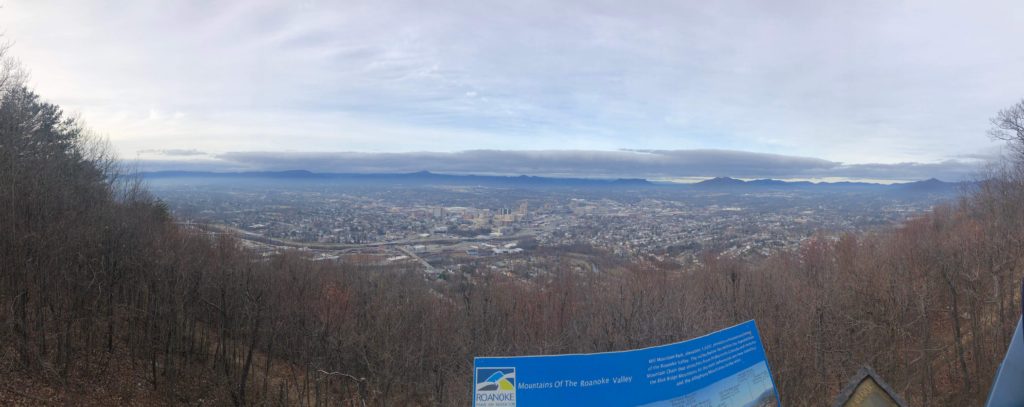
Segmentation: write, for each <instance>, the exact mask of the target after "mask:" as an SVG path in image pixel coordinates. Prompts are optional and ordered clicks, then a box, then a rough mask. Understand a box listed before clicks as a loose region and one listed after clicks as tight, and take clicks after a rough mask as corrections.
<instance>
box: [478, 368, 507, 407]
mask: <svg viewBox="0 0 1024 407" xmlns="http://www.w3.org/2000/svg"><path fill="white" fill-rule="evenodd" d="M474 405H475V406H476V407H515V405H516V368H514V367H480V368H477V369H476V399H475V400H474Z"/></svg>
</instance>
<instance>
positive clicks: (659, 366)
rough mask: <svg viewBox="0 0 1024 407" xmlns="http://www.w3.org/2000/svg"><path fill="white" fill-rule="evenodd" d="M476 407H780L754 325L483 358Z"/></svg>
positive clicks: (477, 376)
mask: <svg viewBox="0 0 1024 407" xmlns="http://www.w3.org/2000/svg"><path fill="white" fill-rule="evenodd" d="M473 371H474V375H473V384H474V388H473V405H474V406H475V407H515V406H520V407H533V406H643V407H686V406H709V407H724V406H736V407H768V406H778V405H779V398H778V394H777V393H776V391H775V384H774V382H773V381H772V376H771V372H770V371H769V370H768V361H767V360H766V359H765V354H764V346H762V344H761V336H760V335H759V334H758V333H757V326H756V325H755V324H754V321H747V322H745V323H742V324H739V325H736V326H734V327H731V328H727V329H723V330H721V331H718V332H715V333H712V334H708V335H705V336H702V337H700V338H695V339H691V340H688V341H684V342H678V343H673V344H670V345H664V346H656V347H653V348H645V349H637V350H629V351H623V352H608V353H593V354H575V355H552V356H519V357H481V358H476V359H475V360H474V363H473Z"/></svg>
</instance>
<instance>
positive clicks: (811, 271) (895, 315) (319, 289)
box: [0, 60, 1024, 406]
mask: <svg viewBox="0 0 1024 407" xmlns="http://www.w3.org/2000/svg"><path fill="white" fill-rule="evenodd" d="M4 66H5V69H4V70H3V72H2V74H3V76H2V78H3V79H4V83H3V87H2V90H0V91H2V95H0V322H2V325H0V404H4V405H8V404H46V403H52V404H61V403H69V404H94V405H113V404H191V405H196V404H202V405H232V404H233V405H308V406H318V405H344V406H363V405H379V406H396V405H424V406H426V405H440V406H464V405H469V404H470V395H471V389H472V387H471V383H470V379H471V366H472V357H473V356H480V355H516V354H547V353H567V352H598V351H609V350H619V349H628V348H636V347H642V346H649V345H656V344H663V343H667V342H671V341H677V340H681V339H687V338H690V337H694V336H698V335H701V334H703V333H706V332H708V331H711V330H716V329H720V328H722V327H725V326H728V325H731V324H734V323H737V322H741V321H745V320H748V319H754V320H756V321H757V324H758V327H759V328H760V330H761V333H762V335H763V337H764V340H765V346H766V348H767V349H766V350H767V354H768V356H769V359H770V363H771V368H772V371H773V373H774V375H775V380H776V383H777V385H778V387H779V390H780V393H781V397H782V401H783V403H784V404H785V405H787V406H803V405H823V404H827V403H829V402H830V401H831V400H832V398H833V397H834V396H835V394H836V393H837V392H838V390H839V388H840V386H842V385H843V384H844V383H845V382H846V380H847V379H848V378H849V376H850V375H851V374H853V373H854V372H856V371H857V369H858V368H860V367H861V366H863V365H865V364H869V365H871V366H873V367H874V368H875V369H876V370H877V371H878V372H879V373H880V374H881V375H882V376H883V377H884V378H885V379H886V380H887V381H889V383H890V384H892V385H893V387H894V388H895V389H896V390H897V391H898V392H899V393H901V394H902V395H903V396H904V397H905V398H906V399H907V400H908V401H909V402H910V403H911V404H912V405H921V406H928V405H978V404H980V403H981V402H982V401H983V400H984V398H985V396H986V394H987V392H988V388H989V386H990V383H991V380H992V377H993V375H994V373H995V370H996V368H997V366H998V364H999V362H1000V358H1001V357H1002V355H1003V352H1004V351H1005V349H1006V347H1007V343H1008V340H1009V339H1010V334H1011V333H1012V329H1013V324H1014V322H1015V321H1016V318H1017V316H1018V315H1019V313H1020V297H1019V295H1020V293H1019V287H1020V281H1021V276H1022V274H1024V163H1022V161H1021V158H1022V157H1024V155H1021V154H1017V155H1015V156H1011V157H1008V158H1007V160H1006V161H1005V162H1004V163H1002V164H1000V165H998V166H997V167H996V168H994V169H992V170H991V172H990V174H988V175H986V177H985V179H986V180H985V181H984V182H981V183H979V187H978V189H977V190H974V191H965V195H964V198H963V199H962V200H961V201H960V202H956V203H951V204H949V205H947V206H941V207H937V208H935V210H934V211H933V212H932V213H930V214H928V215H925V216H921V217H919V218H917V219H914V220H911V221H909V222H907V223H906V224H904V225H902V226H901V227H899V228H896V229H893V230H889V231H885V232H880V233H875V234H871V235H844V236H842V237H840V238H831V237H828V235H824V234H823V235H822V236H821V237H819V238H815V239H811V240H809V241H807V242H806V244H804V245H803V246H802V247H801V248H800V249H799V250H797V251H794V252H786V253H780V254H778V255H775V256H773V257H771V258H770V259H768V260H766V261H763V262H758V263H756V264H749V263H743V262H739V261H736V260H732V259H729V258H725V257H719V256H716V255H715V254H713V253H708V254H707V255H706V256H705V258H704V261H703V262H702V265H701V266H699V267H694V268H692V269H686V270H677V269H666V268H659V267H656V266H649V265H648V266H643V267H640V266H637V267H618V268H614V269H611V270H607V271H604V272H601V273H600V274H593V273H578V272H572V271H570V270H572V269H571V267H568V266H566V267H564V268H560V267H555V268H554V269H553V270H551V273H550V275H549V276H547V277H544V278H537V279H533V280H530V282H528V283H526V282H523V281H524V280H523V279H514V278H509V277H506V276H502V275H493V274H490V273H488V272H487V270H479V271H478V272H474V273H470V274H467V275H464V276H462V277H460V278H458V279H456V280H455V281H427V280H425V279H424V278H423V277H422V276H421V275H420V274H419V273H415V272H412V271H406V270H401V269H389V268H383V267H374V266H365V267H356V266H342V265H336V264H330V263H323V262H319V263H317V262H312V261H308V260H306V259H305V258H304V257H303V256H302V255H301V254H300V253H291V254H286V255H282V256H276V257H271V258H263V257H259V256H255V255H253V254H250V253H248V252H247V251H246V250H244V249H242V248H241V247H240V245H239V244H238V243H237V241H235V240H234V239H232V238H231V237H230V236H211V235H209V234H207V233H205V232H201V231H196V230H191V229H186V228H183V227H179V226H178V225H176V224H175V223H174V222H173V219H171V217H170V216H169V214H168V212H167V210H166V209H165V207H164V206H163V205H161V203H160V202H159V201H157V200H155V199H153V198H152V197H150V196H149V195H148V194H147V193H146V191H145V189H144V188H143V187H142V186H141V185H139V184H138V183H137V182H134V181H133V178H132V177H130V176H127V175H126V174H125V173H124V172H123V171H121V170H120V169H119V167H118V165H117V162H118V161H117V160H116V159H115V157H112V156H110V155H109V154H108V153H107V150H106V149H105V148H104V147H103V143H102V142H100V141H99V139H97V138H94V137H91V136H90V133H89V132H88V131H87V130H86V129H85V128H84V126H83V125H82V123H81V122H79V121H78V120H75V119H72V118H69V116H68V115H67V114H66V113H64V112H63V111H62V110H61V109H60V108H59V107H58V106H55V105H52V104H49V103H47V102H45V101H44V99H42V98H41V97H40V96H38V95H36V94H35V93H33V92H32V91H31V90H30V89H29V88H27V86H26V84H25V83H24V80H23V79H21V78H22V77H23V75H21V74H20V71H19V70H18V68H17V65H16V64H13V63H10V62H9V60H8V63H7V64H5V65H4ZM1021 106H1024V105H1018V106H1017V107H1016V109H1017V110H1013V109H1011V110H1008V111H1006V112H1003V113H1001V114H1000V118H1005V119H1006V120H1002V121H999V120H997V123H996V125H997V127H1001V128H1003V129H1004V130H1007V131H1008V132H1003V133H999V135H1000V136H1001V137H1005V138H1007V139H1009V140H1011V142H1012V143H1017V144H1016V145H1017V146H1022V145H1024V144H1020V143H1022V141H1024V139H1022V138H1024V132H1022V131H1021V128H1020V127H1018V128H1014V127H1013V125H1014V123H1015V122H1014V121H1013V120H1014V119H1013V115H1014V114H1015V113H1014V112H1017V113H1016V114H1018V116H1017V118H1018V119H1017V120H1018V121H1017V122H1016V123H1017V124H1020V123H1021V121H1020V117H1021V115H1020V109H1021ZM979 137H985V135H979Z"/></svg>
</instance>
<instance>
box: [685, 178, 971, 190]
mask: <svg viewBox="0 0 1024 407" xmlns="http://www.w3.org/2000/svg"><path fill="white" fill-rule="evenodd" d="M692 185H693V187H694V188H698V189H704V190H828V191H849V192H855V191H881V192H884V191H891V192H905V193H941V194H951V193H955V192H957V191H959V190H961V189H962V188H964V187H966V186H968V183H965V182H945V181H940V180H937V179H935V178H930V179H927V180H924V181H914V182H907V183H898V184H877V183H871V182H849V181H841V182H809V181H792V182H790V181H780V180H775V179H757V180H751V181H743V180H739V179H735V178H729V177H719V178H712V179H709V180H704V181H701V182H698V183H695V184H692Z"/></svg>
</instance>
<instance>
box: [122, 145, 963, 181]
mask: <svg viewBox="0 0 1024 407" xmlns="http://www.w3.org/2000/svg"><path fill="white" fill-rule="evenodd" d="M176 165H177V166H176ZM142 167H143V168H144V169H146V170H167V169H191V170H215V171H281V170H296V169H302V170H309V171H314V172H339V173H401V172H415V171H424V170H426V171H432V172H439V173H451V174H500V175H521V174H525V175H539V176H571V177H592V178H627V177H638V178H648V179H683V178H705V177H715V176H730V177H737V178H777V179H871V180H890V181H907V180H919V179H925V178H932V177H935V178H939V179H943V180H950V181H956V180H962V179H966V178H970V177H971V176H972V175H973V174H974V173H975V172H976V171H977V170H978V169H979V168H978V164H977V162H976V161H974V162H969V161H960V160H945V161H941V162H935V163H914V162H907V163H897V164H844V163H841V162H836V161H829V160H824V159H820V158H813V157H800V156H789V155H779V154H764V153H754V152H747V151H734V150H616V151H596V150H540V151H524V150H519V151H514V150H468V151H460V152H451V153H448V152H412V153H364V152H285V153H281V152H229V153H224V154H219V155H216V156H215V157H214V158H213V159H211V160H203V161H196V160H189V161H179V162H175V161H173V160H171V161H167V160H163V161H145V162H142Z"/></svg>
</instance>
